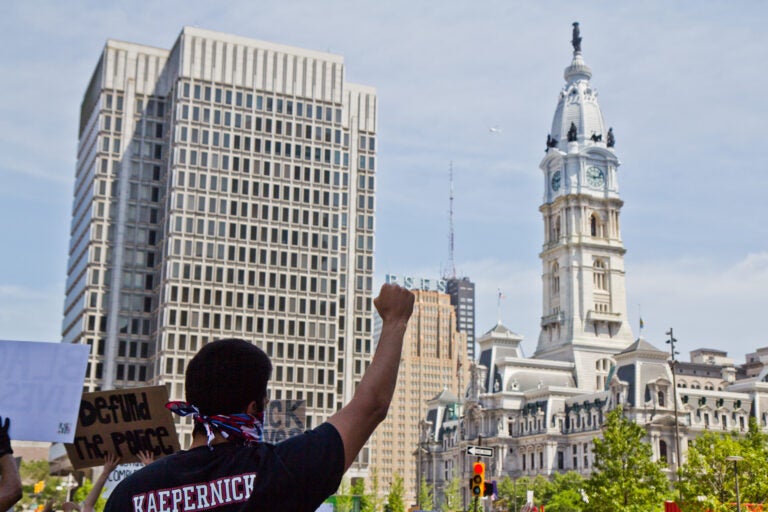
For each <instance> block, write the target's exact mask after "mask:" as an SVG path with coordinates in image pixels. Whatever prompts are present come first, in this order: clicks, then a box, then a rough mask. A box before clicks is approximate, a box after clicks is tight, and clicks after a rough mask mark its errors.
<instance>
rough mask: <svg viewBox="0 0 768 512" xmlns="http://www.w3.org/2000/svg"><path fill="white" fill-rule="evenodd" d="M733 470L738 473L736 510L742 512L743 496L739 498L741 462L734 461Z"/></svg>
mask: <svg viewBox="0 0 768 512" xmlns="http://www.w3.org/2000/svg"><path fill="white" fill-rule="evenodd" d="M733 469H734V471H735V472H736V510H737V512H741V496H739V461H738V460H735V461H733Z"/></svg>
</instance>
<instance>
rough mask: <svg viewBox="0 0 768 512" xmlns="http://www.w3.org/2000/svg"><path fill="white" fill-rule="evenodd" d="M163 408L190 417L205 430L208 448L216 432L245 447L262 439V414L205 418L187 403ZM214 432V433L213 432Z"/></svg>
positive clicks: (171, 404) (178, 403) (177, 403)
mask: <svg viewBox="0 0 768 512" xmlns="http://www.w3.org/2000/svg"><path fill="white" fill-rule="evenodd" d="M165 408H166V409H168V410H170V411H171V412H173V413H175V414H178V415H179V416H189V415H190V414H191V415H192V419H193V420H194V421H195V423H199V424H201V425H202V426H203V427H204V428H205V433H206V435H207V436H208V446H209V447H210V446H211V443H212V442H213V439H214V433H215V432H218V433H219V434H221V435H222V437H224V439H226V440H227V441H232V442H236V443H241V444H245V445H250V444H256V443H260V442H262V441H263V439H264V413H261V414H259V415H258V416H251V415H250V414H229V415H225V414H216V415H213V416H206V415H204V414H201V413H200V409H198V408H197V407H196V406H194V405H192V404H188V403H187V402H168V403H167V404H165ZM214 431H215V432H214Z"/></svg>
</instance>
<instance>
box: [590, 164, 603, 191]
mask: <svg viewBox="0 0 768 512" xmlns="http://www.w3.org/2000/svg"><path fill="white" fill-rule="evenodd" d="M587 184H589V186H590V187H602V186H603V185H605V173H604V172H603V170H602V169H600V168H599V167H590V168H589V169H587Z"/></svg>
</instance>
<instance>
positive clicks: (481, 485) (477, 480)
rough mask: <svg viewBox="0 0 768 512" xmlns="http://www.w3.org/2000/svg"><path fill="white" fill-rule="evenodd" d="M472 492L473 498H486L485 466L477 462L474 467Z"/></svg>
mask: <svg viewBox="0 0 768 512" xmlns="http://www.w3.org/2000/svg"><path fill="white" fill-rule="evenodd" d="M470 482H471V483H470V491H471V492H472V496H474V497H480V496H485V464H484V463H482V462H475V463H474V464H473V465H472V479H471V481H470Z"/></svg>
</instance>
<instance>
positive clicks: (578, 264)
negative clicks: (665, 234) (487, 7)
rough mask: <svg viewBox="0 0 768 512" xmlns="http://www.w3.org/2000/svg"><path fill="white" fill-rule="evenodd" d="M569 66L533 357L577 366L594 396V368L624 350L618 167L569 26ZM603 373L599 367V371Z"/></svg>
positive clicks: (547, 169) (544, 164) (547, 211)
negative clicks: (539, 327)
mask: <svg viewBox="0 0 768 512" xmlns="http://www.w3.org/2000/svg"><path fill="white" fill-rule="evenodd" d="M571 44H572V45H573V59H572V61H571V64H570V65H569V66H568V67H566V68H565V72H564V74H563V77H564V78H565V85H564V86H563V89H562V90H561V92H560V95H559V99H558V103H557V108H556V110H555V115H554V118H553V121H552V130H551V132H550V134H549V135H548V136H547V149H546V156H545V157H544V159H543V160H542V161H541V164H540V165H539V167H540V168H541V170H542V171H543V174H544V200H543V204H542V205H541V207H540V208H539V210H540V211H541V213H542V216H543V220H544V228H545V237H544V246H543V248H542V252H541V254H540V255H539V256H540V257H541V260H542V267H543V270H542V277H543V312H542V313H543V314H542V320H541V333H540V335H539V342H538V346H537V349H536V353H535V355H534V357H541V358H547V359H557V360H565V361H572V362H574V363H576V379H577V384H578V386H579V387H582V388H585V389H587V390H593V389H595V388H596V387H597V386H598V384H597V382H596V380H595V378H594V376H595V369H596V367H603V366H605V365H606V364H610V363H609V362H608V363H606V360H610V358H611V356H612V354H615V353H618V352H620V351H621V350H623V349H625V348H626V347H627V346H629V345H630V344H631V343H632V341H633V336H632V332H631V329H630V327H629V324H628V323H627V315H626V292H625V286H624V253H625V249H624V246H623V243H622V241H621V232H620V229H619V214H620V211H621V206H622V204H623V202H622V201H621V199H620V198H619V185H618V168H619V165H620V163H619V160H618V158H617V157H616V155H615V153H614V151H613V142H614V139H613V133H612V132H610V137H609V130H608V127H607V126H606V124H605V121H604V119H603V114H602V111H601V110H600V105H599V104H598V102H597V91H596V90H595V89H594V87H593V86H592V85H591V83H590V80H591V78H592V70H591V69H590V68H589V66H587V65H586V63H585V62H584V59H583V57H582V54H581V34H580V31H579V24H578V23H574V24H573V36H572V40H571ZM601 365H602V366H601Z"/></svg>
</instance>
